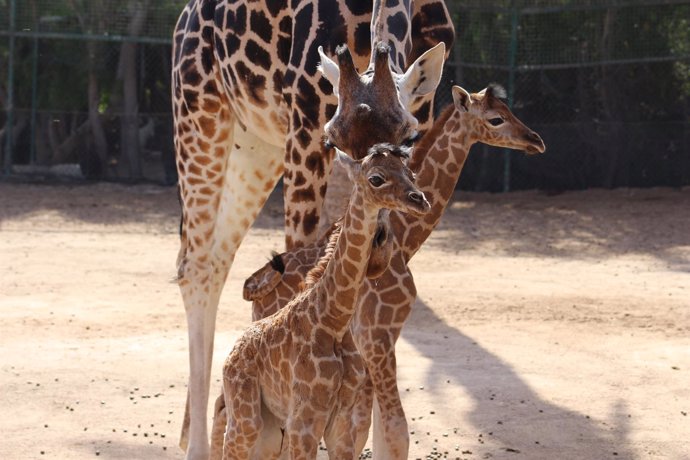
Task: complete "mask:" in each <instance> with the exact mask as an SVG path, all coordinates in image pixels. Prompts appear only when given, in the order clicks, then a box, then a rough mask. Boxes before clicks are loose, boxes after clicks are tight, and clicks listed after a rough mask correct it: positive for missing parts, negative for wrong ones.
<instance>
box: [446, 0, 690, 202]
mask: <svg viewBox="0 0 690 460" xmlns="http://www.w3.org/2000/svg"><path fill="white" fill-rule="evenodd" d="M449 7H451V8H452V9H453V13H454V16H455V18H456V32H457V42H456V46H455V49H454V53H453V55H452V57H451V59H452V61H451V62H450V63H449V64H450V65H448V66H447V69H446V73H447V75H448V76H450V77H451V78H453V79H454V80H455V81H457V82H460V84H461V86H463V87H465V88H466V89H468V90H473V91H477V90H479V89H481V88H483V87H484V86H486V84H487V82H491V81H495V82H499V83H501V84H503V85H504V86H505V87H506V89H507V91H508V96H509V102H510V103H511V104H512V106H513V108H514V111H515V112H516V114H517V115H518V116H519V117H520V118H521V119H522V120H523V121H525V123H527V125H528V126H530V127H531V128H533V129H535V130H536V131H537V132H539V133H540V134H541V135H542V137H543V138H544V141H545V143H546V145H547V153H546V154H545V155H542V156H539V157H526V156H524V155H520V154H518V153H515V152H505V153H503V155H502V154H501V152H499V151H497V149H490V148H487V147H479V146H478V147H475V153H474V154H473V155H470V158H469V159H468V162H467V164H466V169H465V171H464V172H463V178H462V181H461V187H463V188H466V189H474V190H493V191H497V190H501V189H506V188H508V187H510V188H513V189H515V188H518V189H519V188H535V187H537V188H542V189H550V190H554V191H555V190H562V189H573V188H588V187H615V186H652V185H670V186H679V185H682V184H689V183H690V1H687V0H686V1H678V0H676V1H673V0H570V1H567V0H512V1H510V0H504V1H481V0H465V1H459V2H452V3H450V4H449Z"/></svg>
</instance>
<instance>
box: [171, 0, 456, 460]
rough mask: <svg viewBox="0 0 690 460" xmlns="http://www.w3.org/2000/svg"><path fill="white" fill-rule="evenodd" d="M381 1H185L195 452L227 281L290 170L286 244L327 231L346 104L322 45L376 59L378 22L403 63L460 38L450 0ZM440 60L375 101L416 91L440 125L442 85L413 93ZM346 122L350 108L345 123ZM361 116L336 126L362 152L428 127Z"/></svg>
mask: <svg viewBox="0 0 690 460" xmlns="http://www.w3.org/2000/svg"><path fill="white" fill-rule="evenodd" d="M373 3H374V5H371V4H370V3H369V2H364V1H355V0H318V1H317V0H292V1H290V2H288V1H287V0H264V1H250V0H237V1H232V0H191V1H190V2H189V4H188V5H187V6H186V7H185V9H184V10H183V12H182V14H181V15H180V18H179V20H178V24H177V26H176V29H175V36H174V46H173V72H172V83H173V85H172V86H173V116H174V121H175V130H174V134H175V149H176V156H177V169H178V173H179V177H180V179H179V186H180V198H181V202H182V224H181V247H180V252H179V254H178V258H177V269H178V277H177V278H178V283H179V285H180V290H181V292H182V297H183V300H184V304H185V310H186V313H187V324H188V331H189V344H190V345H189V350H190V352H189V354H190V380H189V393H188V408H187V409H188V415H189V417H190V425H189V426H190V428H189V433H188V435H189V443H188V445H187V435H186V434H185V433H184V432H183V436H182V440H181V445H182V446H183V447H186V448H187V458H206V457H207V456H208V432H207V406H208V392H209V381H210V371H211V359H212V356H213V337H214V333H215V321H216V312H217V308H218V301H219V299H220V294H221V291H222V288H223V285H224V283H225V280H226V278H227V275H228V273H229V270H230V267H231V265H232V262H233V259H234V256H235V253H236V251H237V249H238V247H239V245H240V243H241V241H242V239H243V238H244V236H245V234H246V232H247V230H248V229H249V227H250V226H251V224H252V223H253V221H254V219H255V217H256V215H257V214H258V212H259V210H260V209H261V207H262V206H263V204H264V202H265V200H266V198H267V197H268V194H269V193H270V191H271V190H272V189H273V187H274V186H275V183H276V182H277V180H278V179H279V178H280V176H281V174H283V172H284V198H285V226H286V246H287V247H288V248H292V247H299V246H302V245H304V244H307V243H309V242H312V241H314V240H315V239H316V236H317V235H316V229H317V227H318V220H319V216H320V210H321V205H322V202H323V196H324V194H325V191H326V179H327V177H328V175H329V174H330V170H331V157H330V155H329V154H328V153H327V151H326V150H325V149H324V147H323V145H322V133H323V127H324V125H325V124H326V121H327V120H328V119H329V118H331V117H332V116H333V114H334V112H335V109H336V107H337V99H336V98H335V96H333V95H332V94H331V93H332V88H331V85H330V84H329V82H328V81H327V80H326V79H325V78H322V77H321V75H320V74H319V73H318V72H317V64H318V62H319V60H320V56H319V53H318V47H319V46H323V47H324V48H325V50H326V53H328V54H331V55H332V54H333V51H334V49H335V47H336V46H338V45H340V44H342V43H347V44H348V46H349V47H350V49H352V50H353V52H354V53H353V54H354V56H353V57H354V60H355V65H356V66H357V67H359V68H365V67H366V64H367V60H368V58H369V55H370V43H371V41H372V37H371V31H372V30H374V31H379V32H380V33H381V35H379V36H377V37H376V38H377V39H378V40H381V41H384V42H388V44H389V46H390V48H391V49H392V50H393V54H392V64H393V67H394V68H395V69H396V70H398V71H400V70H402V69H404V68H406V66H405V63H406V61H407V59H408V58H410V60H411V58H414V57H416V56H418V55H419V54H420V51H421V50H424V49H427V48H428V47H429V46H430V45H433V44H435V43H438V42H441V41H444V42H446V44H447V45H448V47H447V48H448V49H449V45H450V44H451V43H452V39H453V36H454V31H453V27H452V25H451V22H450V17H449V15H448V12H447V10H446V8H445V5H444V4H443V2H442V0H418V1H415V2H414V5H411V4H410V0H386V2H381V1H380V0H375V1H374V2H373ZM384 3H385V4H384ZM379 6H380V8H381V9H379ZM372 11H376V14H372ZM371 24H374V25H375V27H371ZM432 61H434V59H427V60H425V59H418V61H417V64H418V65H417V66H416V67H415V66H411V68H414V69H416V70H413V71H412V73H413V76H416V80H415V81H416V82H417V83H418V84H415V85H410V86H409V87H406V86H405V85H403V86H402V87H401V88H400V92H401V93H405V92H407V93H408V94H401V95H400V97H399V99H400V100H399V101H397V102H398V103H397V104H396V103H395V102H396V101H393V102H394V103H392V104H391V103H390V102H389V103H388V104H380V105H377V106H374V107H373V112H372V113H370V114H369V117H370V118H369V119H370V120H371V119H372V118H371V117H372V116H373V119H374V120H386V119H389V118H391V114H392V115H394V117H393V119H399V120H403V119H406V117H404V116H403V115H404V114H401V112H405V113H407V111H408V110H409V109H410V106H409V105H408V104H403V102H408V103H409V104H412V103H414V104H416V105H415V107H416V109H415V111H414V113H415V115H416V117H417V119H418V120H419V121H420V122H421V127H420V129H423V128H424V127H425V126H427V125H428V122H429V120H430V114H431V113H432V110H431V102H430V96H427V98H426V100H425V99H423V98H422V99H421V100H420V98H417V99H415V100H414V101H413V96H415V95H419V94H425V93H427V94H428V93H430V92H431V91H433V89H434V88H433V87H430V85H429V82H430V81H433V80H434V78H428V75H432V74H434V72H435V71H434V70H432V69H430V68H431V67H434V65H435V64H436V62H432ZM372 63H373V57H372ZM408 72H409V70H408ZM425 73H426V74H427V77H425V80H426V83H425V82H424V81H422V78H421V76H422V75H424V74H425ZM437 81H438V80H437V79H436V80H435V82H437ZM432 86H433V85H432ZM348 116H350V117H355V118H356V117H357V113H352V114H348ZM355 121H356V120H355ZM347 122H348V120H345V119H343V117H341V120H340V123H341V125H343V124H347ZM349 122H350V123H349V124H350V125H351V126H352V127H353V129H351V130H349V131H347V132H345V131H338V130H332V132H331V134H330V139H329V140H330V141H331V142H332V143H333V144H335V145H338V146H339V147H340V148H341V149H343V150H345V151H348V152H350V153H352V154H353V155H354V156H355V157H356V158H361V157H363V156H364V154H365V152H366V149H367V148H368V147H369V146H370V145H373V144H375V143H379V142H390V143H392V144H403V143H406V142H407V141H409V140H410V138H412V137H414V136H415V135H416V131H417V129H416V128H417V127H416V126H413V124H408V126H407V128H406V129H401V126H400V125H398V126H389V129H380V127H379V129H378V130H377V131H376V133H375V137H372V135H371V134H370V133H367V134H366V135H360V133H361V131H366V130H367V128H368V126H369V125H368V124H362V123H359V124H357V123H351V122H352V120H349ZM383 124H386V123H383ZM387 124H388V125H390V123H387ZM358 130H359V132H358ZM339 133H340V135H339ZM357 139H367V141H368V142H367V144H368V145H364V144H361V145H360V144H357V143H355V142H353V141H354V140H357Z"/></svg>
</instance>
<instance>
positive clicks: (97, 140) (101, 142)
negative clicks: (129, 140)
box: [87, 41, 108, 176]
mask: <svg viewBox="0 0 690 460" xmlns="http://www.w3.org/2000/svg"><path fill="white" fill-rule="evenodd" d="M95 48H96V44H95V42H93V41H90V42H89V43H88V52H89V124H90V125H91V134H92V135H93V142H94V147H95V151H96V156H97V157H98V162H99V163H100V170H101V171H102V173H103V175H104V176H107V169H106V165H107V164H108V142H107V140H106V137H105V130H104V129H103V121H102V120H101V115H100V113H99V112H98V106H99V104H100V98H101V97H100V92H99V90H98V77H97V76H96V72H95V69H94V60H95V56H96V50H95ZM87 154H90V152H89V153H87Z"/></svg>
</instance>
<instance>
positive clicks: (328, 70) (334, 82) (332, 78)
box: [318, 46, 340, 97]
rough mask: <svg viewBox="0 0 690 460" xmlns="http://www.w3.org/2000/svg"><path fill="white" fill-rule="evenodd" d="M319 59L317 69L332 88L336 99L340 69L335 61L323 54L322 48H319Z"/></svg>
mask: <svg viewBox="0 0 690 460" xmlns="http://www.w3.org/2000/svg"><path fill="white" fill-rule="evenodd" d="M319 57H320V58H321V63H320V64H319V65H318V69H319V70H320V71H321V73H322V74H323V76H324V77H325V78H326V80H328V81H329V83H330V84H331V86H333V94H334V95H335V96H336V97H337V96H338V83H339V82H340V68H339V67H338V64H336V63H335V61H333V60H332V59H331V58H329V57H328V56H326V53H324V52H323V46H319Z"/></svg>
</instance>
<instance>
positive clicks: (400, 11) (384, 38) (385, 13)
mask: <svg viewBox="0 0 690 460" xmlns="http://www.w3.org/2000/svg"><path fill="white" fill-rule="evenodd" d="M393 3H394V2H393ZM377 42H383V43H386V44H388V46H390V49H391V51H390V62H391V68H392V70H394V71H395V72H398V73H402V72H403V71H405V69H407V64H408V63H407V62H406V60H407V56H408V54H409V53H410V52H411V50H412V2H411V1H410V0H401V1H399V2H397V4H395V5H392V6H391V3H389V2H388V1H386V0H374V3H373V5H372V10H371V42H370V43H371V44H372V46H373V45H374V44H375V43H377ZM371 58H372V60H373V59H374V53H372V57H371ZM372 64H373V62H371V63H370V65H372Z"/></svg>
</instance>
